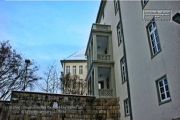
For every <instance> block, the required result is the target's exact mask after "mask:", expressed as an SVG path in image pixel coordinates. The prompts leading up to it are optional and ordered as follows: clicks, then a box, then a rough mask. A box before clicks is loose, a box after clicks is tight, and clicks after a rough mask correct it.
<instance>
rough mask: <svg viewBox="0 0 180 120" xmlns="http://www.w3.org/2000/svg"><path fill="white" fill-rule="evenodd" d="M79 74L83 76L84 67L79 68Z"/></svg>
mask: <svg viewBox="0 0 180 120" xmlns="http://www.w3.org/2000/svg"><path fill="white" fill-rule="evenodd" d="M79 74H83V66H82V65H80V66H79Z"/></svg>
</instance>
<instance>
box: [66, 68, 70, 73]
mask: <svg viewBox="0 0 180 120" xmlns="http://www.w3.org/2000/svg"><path fill="white" fill-rule="evenodd" d="M68 73H70V66H66V74H68Z"/></svg>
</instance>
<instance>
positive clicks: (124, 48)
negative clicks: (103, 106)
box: [118, 0, 133, 120]
mask: <svg viewBox="0 0 180 120" xmlns="http://www.w3.org/2000/svg"><path fill="white" fill-rule="evenodd" d="M118 7H119V19H120V22H121V25H122V34H123V42H122V43H123V51H124V58H125V62H126V70H127V81H126V82H127V92H128V99H129V108H130V120H133V115H132V106H131V94H130V85H129V75H128V67H127V57H126V47H125V40H124V32H123V28H124V27H123V24H122V19H121V8H120V1H119V0H118Z"/></svg>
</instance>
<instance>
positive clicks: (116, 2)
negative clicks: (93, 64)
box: [114, 0, 119, 14]
mask: <svg viewBox="0 0 180 120" xmlns="http://www.w3.org/2000/svg"><path fill="white" fill-rule="evenodd" d="M114 10H115V14H116V13H117V11H118V10H119V6H118V0H114Z"/></svg>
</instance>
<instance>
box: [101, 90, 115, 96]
mask: <svg viewBox="0 0 180 120" xmlns="http://www.w3.org/2000/svg"><path fill="white" fill-rule="evenodd" d="M99 97H113V89H99Z"/></svg>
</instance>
